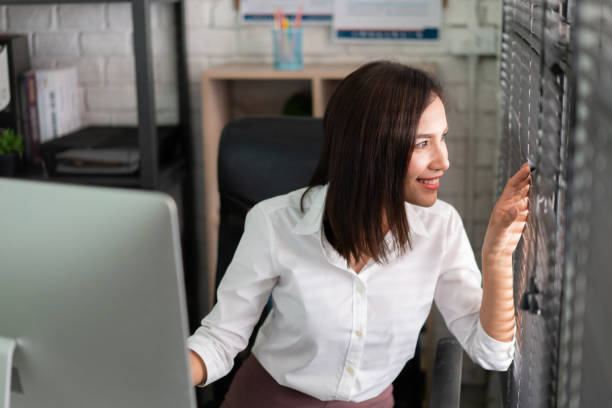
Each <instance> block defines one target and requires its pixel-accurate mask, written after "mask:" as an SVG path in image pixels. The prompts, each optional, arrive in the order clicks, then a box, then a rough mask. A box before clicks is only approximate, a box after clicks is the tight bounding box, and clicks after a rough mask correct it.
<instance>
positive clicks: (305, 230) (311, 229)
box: [293, 184, 327, 235]
mask: <svg viewBox="0 0 612 408" xmlns="http://www.w3.org/2000/svg"><path fill="white" fill-rule="evenodd" d="M308 196H310V197H308ZM308 196H306V199H307V200H309V201H310V206H309V207H308V209H307V210H306V212H305V213H304V216H303V217H302V218H301V219H300V220H299V221H298V222H297V224H295V226H294V227H293V232H295V233H296V234H298V235H309V234H314V233H315V232H317V231H319V230H320V229H321V225H322V223H323V209H324V208H325V197H326V196H327V184H325V185H324V186H320V187H314V188H313V189H312V190H310V191H309V192H308Z"/></svg>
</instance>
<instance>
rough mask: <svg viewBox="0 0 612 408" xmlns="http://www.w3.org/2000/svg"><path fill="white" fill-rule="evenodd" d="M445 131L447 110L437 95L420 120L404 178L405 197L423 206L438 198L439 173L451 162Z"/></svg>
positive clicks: (440, 175) (412, 202) (446, 128)
mask: <svg viewBox="0 0 612 408" xmlns="http://www.w3.org/2000/svg"><path fill="white" fill-rule="evenodd" d="M446 132H448V124H447V123H446V112H445V111H444V105H443V104H442V100H440V98H438V97H436V99H435V100H434V101H433V102H432V103H430V104H429V106H427V108H425V111H424V112H423V115H422V116H421V119H420V120H419V126H418V129H417V136H416V140H415V146H414V150H413V152H412V158H411V159H410V163H408V173H407V174H406V179H405V180H404V200H406V201H407V202H409V203H411V204H415V205H420V206H423V207H429V206H432V205H433V204H434V203H435V202H436V199H437V198H438V187H440V177H442V175H443V174H444V172H445V171H446V170H447V169H448V167H449V165H450V163H449V161H448V151H447V150H446Z"/></svg>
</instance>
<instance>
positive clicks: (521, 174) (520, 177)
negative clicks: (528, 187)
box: [506, 163, 531, 187]
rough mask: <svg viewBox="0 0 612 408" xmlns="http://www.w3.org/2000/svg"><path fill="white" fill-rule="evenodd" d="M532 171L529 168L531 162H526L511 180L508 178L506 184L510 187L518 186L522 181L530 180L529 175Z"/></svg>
mask: <svg viewBox="0 0 612 408" xmlns="http://www.w3.org/2000/svg"><path fill="white" fill-rule="evenodd" d="M530 173H531V171H530V170H529V164H527V163H525V164H523V165H522V166H521V168H520V169H519V170H518V171H517V172H516V173H515V174H514V176H512V177H511V178H510V180H508V183H506V185H507V186H510V187H516V186H518V185H520V184H521V182H524V181H526V180H528V177H529V174H530Z"/></svg>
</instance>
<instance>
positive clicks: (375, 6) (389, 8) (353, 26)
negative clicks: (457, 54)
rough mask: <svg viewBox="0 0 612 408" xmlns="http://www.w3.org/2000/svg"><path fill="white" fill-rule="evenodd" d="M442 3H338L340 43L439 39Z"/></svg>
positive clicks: (337, 36)
mask: <svg viewBox="0 0 612 408" xmlns="http://www.w3.org/2000/svg"><path fill="white" fill-rule="evenodd" d="M441 9H442V4H441V0H335V7H334V20H333V32H334V38H335V39H336V40H339V41H355V40H358V41H374V42H381V41H405V40H437V39H439V31H440V21H441Z"/></svg>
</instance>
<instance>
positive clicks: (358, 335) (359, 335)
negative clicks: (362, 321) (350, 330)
mask: <svg viewBox="0 0 612 408" xmlns="http://www.w3.org/2000/svg"><path fill="white" fill-rule="evenodd" d="M355 334H356V335H357V337H361V336H362V335H363V333H362V332H361V330H357V331H356V332H355Z"/></svg>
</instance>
